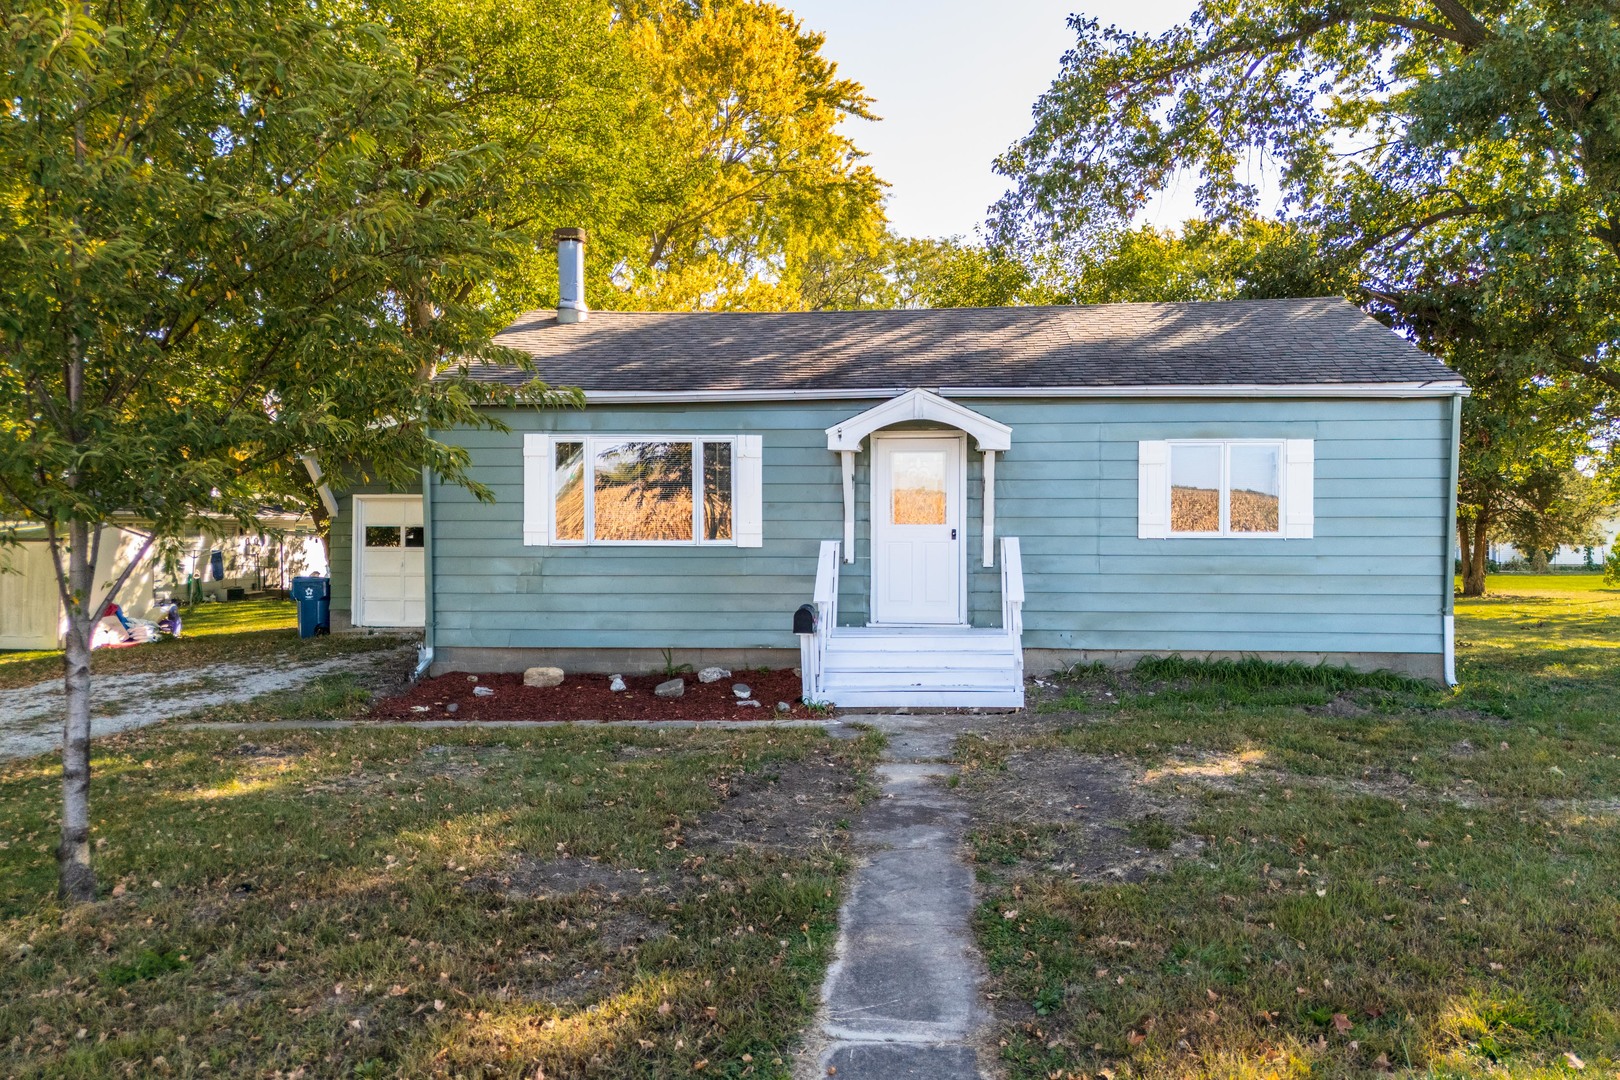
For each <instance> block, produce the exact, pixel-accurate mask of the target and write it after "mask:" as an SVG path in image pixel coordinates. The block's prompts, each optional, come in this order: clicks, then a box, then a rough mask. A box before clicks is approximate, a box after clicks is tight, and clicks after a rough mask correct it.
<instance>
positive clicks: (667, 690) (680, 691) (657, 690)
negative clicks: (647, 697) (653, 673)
mask: <svg viewBox="0 0 1620 1080" xmlns="http://www.w3.org/2000/svg"><path fill="white" fill-rule="evenodd" d="M653 693H654V694H657V695H658V696H659V697H661V698H678V697H681V696H683V695H684V694H685V693H686V680H685V679H670V680H669V681H668V682H661V683H659V684H658V685H657V686H655V687H653Z"/></svg>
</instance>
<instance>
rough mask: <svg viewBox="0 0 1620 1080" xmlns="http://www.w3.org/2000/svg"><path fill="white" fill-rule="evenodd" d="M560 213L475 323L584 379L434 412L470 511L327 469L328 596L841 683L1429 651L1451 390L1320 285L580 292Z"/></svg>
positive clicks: (1448, 574) (374, 607)
mask: <svg viewBox="0 0 1620 1080" xmlns="http://www.w3.org/2000/svg"><path fill="white" fill-rule="evenodd" d="M562 239H563V243H562V245H561V246H562V251H561V252H560V259H559V262H560V264H561V266H562V270H563V283H564V288H563V295H564V296H565V297H567V298H569V299H567V300H565V302H564V304H563V305H562V307H561V308H560V310H559V311H558V312H549V311H548V312H537V313H534V314H531V315H526V316H524V317H522V318H520V319H519V320H517V321H516V322H515V323H514V324H513V325H512V326H511V327H510V328H508V329H507V330H506V331H505V332H504V333H503V334H502V335H501V336H500V339H499V340H500V341H502V342H503V343H505V344H507V345H509V346H512V347H514V348H517V349H522V350H524V351H526V352H528V353H529V354H531V355H532V356H533V357H534V360H535V363H536V365H537V368H538V372H539V375H540V376H541V377H542V378H544V379H545V380H546V381H547V382H548V383H550V384H551V385H554V386H577V387H580V388H582V389H584V391H585V394H586V400H587V405H586V407H585V408H583V409H564V410H537V409H512V410H505V411H502V412H501V413H500V414H499V415H500V419H501V420H503V421H504V422H505V424H506V425H508V426H509V427H510V429H511V430H510V432H496V431H489V430H462V431H452V432H448V433H444V437H445V438H447V439H450V440H451V441H454V442H456V443H459V444H460V445H462V446H464V447H465V448H466V449H467V450H468V451H469V453H470V455H471V463H470V467H469V470H468V471H469V473H470V475H471V476H472V477H473V478H474V479H475V480H478V481H480V482H482V483H483V484H484V485H485V486H487V487H488V488H489V490H490V491H491V492H493V493H494V496H495V498H494V501H493V502H491V503H481V502H479V501H477V500H476V499H475V498H474V497H473V496H472V495H471V494H469V493H468V492H466V491H465V490H463V489H461V488H459V487H456V486H453V485H443V484H439V483H432V484H430V485H429V486H428V487H427V489H426V490H425V491H422V492H414V493H402V492H383V491H370V492H367V491H360V492H347V493H344V495H343V496H342V497H341V498H340V499H339V500H338V503H339V506H338V510H339V512H338V515H337V517H336V518H335V520H334V522H333V525H332V531H331V537H332V542H331V549H332V554H333V566H332V577H333V608H334V614H335V616H336V619H337V622H338V623H339V624H341V623H342V622H344V621H345V620H349V621H352V622H353V623H355V624H358V625H379V626H381V625H389V626H392V625H401V624H406V625H413V626H416V625H420V626H425V628H426V643H425V649H426V657H427V658H428V660H429V661H430V663H431V669H432V670H433V671H434V672H443V671H451V670H467V671H493V670H517V669H520V668H523V667H525V666H528V665H531V664H538V663H556V664H560V665H561V666H563V667H564V668H568V669H573V670H579V671H587V672H603V673H606V672H611V671H636V670H640V671H647V670H656V669H659V668H662V667H663V666H664V665H665V663H666V662H674V663H677V664H679V663H690V664H693V665H695V666H701V665H704V664H708V663H716V664H723V665H726V666H729V667H733V668H740V667H747V666H753V665H760V664H768V665H773V666H787V665H791V664H797V665H800V666H801V667H802V670H803V675H804V683H805V690H804V692H805V695H806V697H807V698H809V699H811V700H821V701H832V702H835V703H837V704H840V705H846V706H860V705H867V706H904V705H916V706H944V705H985V706H1007V705H1016V704H1019V703H1021V702H1022V700H1023V676H1024V673H1025V672H1026V671H1029V672H1032V673H1039V672H1050V671H1053V670H1056V669H1059V668H1062V667H1065V666H1068V665H1071V664H1075V663H1087V662H1091V661H1094V660H1101V661H1103V662H1106V663H1110V664H1126V663H1131V662H1134V661H1135V660H1136V659H1137V658H1140V657H1143V656H1147V655H1161V654H1169V653H1177V654H1184V655H1189V656H1233V657H1235V656H1250V655H1254V656H1261V657H1267V658H1271V659H1277V660H1299V661H1302V662H1305V663H1319V662H1327V663H1334V664H1339V663H1345V664H1351V665H1354V666H1356V667H1360V668H1388V669H1393V670H1398V671H1404V672H1410V673H1413V674H1416V675H1421V676H1425V677H1429V678H1434V679H1441V678H1450V675H1451V667H1452V663H1451V650H1452V617H1451V597H1452V565H1451V552H1452V542H1451V537H1452V535H1453V519H1454V513H1455V508H1454V496H1453V493H1454V491H1455V489H1456V485H1455V475H1456V454H1457V422H1458V413H1459V410H1460V407H1461V399H1462V397H1463V395H1465V394H1466V393H1467V388H1466V387H1465V385H1464V384H1463V382H1462V381H1461V379H1460V378H1459V377H1458V376H1457V375H1456V374H1454V373H1453V372H1451V371H1450V370H1448V369H1447V368H1445V367H1444V366H1442V365H1441V364H1439V363H1438V362H1437V361H1435V360H1434V359H1433V358H1431V357H1430V356H1428V355H1426V354H1425V353H1423V352H1421V351H1420V350H1418V349H1417V348H1415V347H1414V346H1412V345H1411V344H1410V343H1408V342H1407V341H1405V340H1404V339H1402V338H1400V337H1398V336H1397V335H1395V334H1394V333H1392V332H1391V331H1389V330H1388V329H1386V328H1385V327H1384V326H1382V325H1381V324H1379V323H1378V322H1376V321H1375V320H1373V319H1371V318H1370V317H1368V316H1367V315H1366V314H1364V313H1363V312H1361V311H1360V310H1359V309H1357V308H1355V307H1354V306H1352V305H1350V304H1349V303H1347V302H1345V301H1344V300H1342V299H1336V298H1335V299H1308V300H1275V301H1243V302H1220V303H1190V304H1119V305H1107V306H1099V307H1045V308H998V309H972V310H927V311H852V312H825V313H808V314H806V313H789V314H776V313H735V314H728V313H656V314H655V313H635V314H631V313H618V312H593V313H590V315H589V317H588V318H586V317H585V313H584V310H583V303H582V302H580V301H579V300H578V297H579V296H580V293H579V287H578V284H577V282H578V280H579V279H578V277H577V266H578V255H577V249H578V247H579V245H578V242H577V241H576V240H574V239H573V238H571V237H564V238H562ZM570 248H572V249H573V250H570ZM474 375H475V376H476V377H477V378H480V379H488V380H496V381H502V382H509V383H513V384H520V383H522V382H524V381H525V380H526V379H527V378H528V377H529V375H528V374H526V373H525V372H522V371H520V370H517V369H515V368H513V369H507V368H500V367H489V366H485V367H480V368H478V369H476V370H475V371H474ZM801 604H812V605H814V609H815V611H816V612H817V614H818V615H819V621H818V623H817V625H816V627H815V628H814V630H813V631H812V632H810V633H806V634H803V635H800V636H796V635H795V633H794V629H795V610H796V609H798V608H799V607H800V605H801ZM799 628H800V629H804V630H809V629H810V628H809V627H808V626H803V625H801V626H800V627H799Z"/></svg>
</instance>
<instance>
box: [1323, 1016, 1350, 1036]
mask: <svg viewBox="0 0 1620 1080" xmlns="http://www.w3.org/2000/svg"><path fill="white" fill-rule="evenodd" d="M1317 1015H1318V1016H1320V1015H1321V1014H1320V1013H1318V1014H1317ZM1353 1027H1355V1025H1354V1024H1352V1023H1351V1022H1350V1018H1349V1017H1348V1016H1346V1015H1344V1013H1334V1014H1333V1029H1334V1030H1335V1031H1337V1032H1338V1033H1339V1034H1340V1035H1343V1034H1344V1033H1345V1032H1347V1031H1349V1030H1350V1029H1351V1028H1353Z"/></svg>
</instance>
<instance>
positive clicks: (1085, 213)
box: [993, 0, 1620, 593]
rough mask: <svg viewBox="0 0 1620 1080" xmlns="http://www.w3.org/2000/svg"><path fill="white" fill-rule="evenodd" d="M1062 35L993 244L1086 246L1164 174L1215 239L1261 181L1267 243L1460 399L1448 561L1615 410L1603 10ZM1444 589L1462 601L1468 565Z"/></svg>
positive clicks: (1515, 8)
mask: <svg viewBox="0 0 1620 1080" xmlns="http://www.w3.org/2000/svg"><path fill="white" fill-rule="evenodd" d="M1071 25H1072V26H1073V28H1074V29H1075V31H1076V34H1077V39H1078V40H1077V44H1076V46H1075V48H1074V49H1073V50H1071V51H1070V52H1069V53H1068V54H1067V55H1066V56H1065V59H1064V67H1063V71H1062V74H1061V75H1060V76H1059V78H1058V80H1057V81H1056V82H1055V83H1054V84H1053V87H1052V89H1051V90H1050V91H1049V92H1048V93H1047V94H1046V95H1045V96H1043V97H1042V98H1041V100H1040V102H1039V103H1038V104H1037V106H1036V121H1035V125H1034V128H1033V130H1032V131H1031V132H1030V134H1029V135H1028V136H1027V137H1026V138H1024V139H1023V140H1021V141H1020V142H1019V143H1018V144H1016V145H1015V146H1014V147H1013V148H1012V149H1010V150H1009V151H1008V152H1007V153H1006V154H1005V155H1004V156H1003V157H1002V158H1001V159H1000V160H999V161H998V168H999V169H1001V170H1002V171H1003V172H1005V173H1006V174H1007V175H1009V176H1011V177H1013V178H1014V179H1015V180H1016V182H1017V185H1016V190H1015V191H1013V192H1012V193H1010V194H1009V196H1008V197H1007V198H1005V199H1004V200H1003V201H1002V202H1001V203H999V204H998V206H997V207H996V208H995V210H994V212H993V219H994V222H995V225H996V228H997V229H998V235H1001V236H1004V237H1007V238H1011V239H1012V240H1013V241H1014V242H1017V243H1020V244H1023V245H1026V246H1028V245H1031V244H1037V243H1040V242H1043V241H1047V240H1050V238H1052V237H1054V236H1059V237H1062V236H1074V235H1080V234H1085V233H1088V232H1089V233H1095V232H1099V231H1102V232H1106V231H1107V229H1109V228H1110V227H1116V228H1117V227H1118V224H1119V223H1120V222H1122V221H1123V220H1125V219H1127V218H1128V217H1129V216H1130V215H1131V214H1132V213H1134V212H1135V211H1136V210H1137V209H1138V208H1139V207H1140V206H1142V205H1143V203H1144V201H1145V199H1146V198H1147V197H1148V196H1149V195H1150V194H1151V193H1152V192H1154V191H1156V190H1159V189H1161V188H1163V187H1164V186H1165V184H1166V183H1167V182H1168V181H1169V180H1170V179H1171V178H1172V177H1174V176H1177V175H1179V174H1185V173H1196V174H1197V175H1198V176H1199V177H1200V179H1201V186H1200V187H1199V189H1198V196H1199V199H1200V202H1201V203H1202V205H1203V206H1204V207H1205V209H1206V211H1207V212H1208V213H1209V214H1210V216H1211V218H1212V219H1213V220H1215V221H1218V222H1226V221H1232V220H1235V219H1237V218H1240V217H1242V216H1244V215H1246V214H1248V213H1250V212H1252V210H1253V208H1254V207H1255V206H1256V205H1257V204H1258V200H1259V195H1260V192H1259V187H1258V185H1257V184H1256V183H1255V182H1254V178H1255V177H1256V176H1259V175H1261V174H1264V173H1266V172H1267V170H1270V169H1274V172H1273V173H1272V175H1273V176H1274V178H1275V183H1276V186H1277V188H1278V189H1279V191H1280V193H1281V195H1282V196H1283V200H1284V207H1285V210H1286V213H1287V221H1288V223H1289V224H1291V225H1293V226H1295V227H1298V228H1300V229H1302V230H1304V231H1305V232H1306V233H1308V234H1310V235H1311V236H1313V237H1315V238H1316V242H1317V244H1318V245H1319V246H1320V249H1321V251H1322V253H1323V255H1324V256H1325V257H1326V259H1327V262H1328V264H1329V265H1332V266H1336V267H1338V268H1339V270H1338V271H1337V272H1338V273H1340V274H1342V280H1343V281H1344V282H1345V288H1346V291H1347V292H1348V293H1349V294H1350V295H1352V296H1353V297H1355V298H1356V299H1358V300H1360V301H1361V302H1362V303H1364V304H1365V305H1366V306H1367V307H1368V309H1369V310H1370V311H1372V312H1373V313H1374V314H1376V315H1378V316H1380V317H1381V318H1383V319H1385V320H1386V321H1388V322H1389V323H1390V324H1391V325H1393V326H1394V327H1396V328H1397V329H1399V330H1401V331H1403V332H1405V333H1407V334H1408V335H1410V336H1411V337H1412V338H1413V339H1414V340H1415V341H1417V342H1418V343H1419V344H1420V345H1422V346H1424V347H1425V348H1428V349H1430V350H1431V351H1434V352H1435V353H1437V354H1438V355H1440V356H1442V357H1443V358H1445V359H1447V360H1448V361H1450V362H1451V363H1452V364H1453V365H1454V366H1456V367H1457V368H1458V369H1459V370H1460V371H1461V372H1462V373H1463V375H1464V376H1465V377H1466V378H1467V379H1468V381H1469V382H1470V383H1471V384H1472V385H1474V386H1475V388H1476V396H1475V398H1474V399H1473V400H1472V401H1470V402H1469V403H1468V406H1467V407H1466V409H1465V416H1464V421H1465V422H1464V431H1463V433H1462V443H1463V446H1464V478H1465V482H1464V489H1463V492H1462V510H1461V515H1460V521H1461V523H1462V524H1463V526H1464V529H1465V531H1466V532H1467V534H1468V535H1467V537H1466V538H1465V541H1464V547H1465V549H1468V550H1469V551H1474V550H1477V551H1479V552H1483V550H1484V549H1483V546H1482V545H1483V544H1484V542H1485V541H1484V540H1483V539H1482V535H1483V534H1481V533H1478V532H1476V530H1475V528H1474V525H1473V524H1471V523H1473V522H1479V523H1480V524H1482V526H1483V529H1484V531H1485V532H1488V531H1489V528H1490V526H1489V523H1488V522H1489V518H1490V517H1491V515H1492V514H1493V513H1494V512H1495V511H1494V509H1493V507H1494V506H1495V505H1496V504H1497V498H1498V496H1499V495H1501V493H1503V492H1505V491H1508V490H1510V489H1511V488H1512V487H1513V486H1514V485H1515V484H1516V483H1518V482H1520V480H1521V479H1522V477H1521V478H1515V475H1514V473H1513V468H1512V466H1513V465H1514V463H1516V462H1522V461H1524V460H1527V458H1526V455H1527V454H1530V455H1531V456H1537V455H1539V456H1541V457H1544V458H1546V459H1548V460H1552V461H1558V462H1562V463H1567V462H1568V461H1569V459H1570V455H1571V453H1573V452H1574V451H1572V450H1571V449H1570V448H1571V447H1572V446H1574V447H1581V446H1586V445H1588V444H1590V443H1592V442H1593V440H1596V439H1601V438H1602V437H1603V429H1604V425H1605V424H1606V422H1607V421H1606V420H1605V419H1604V417H1605V416H1606V415H1608V413H1610V412H1612V411H1613V407H1614V405H1615V403H1616V402H1617V401H1620V365H1617V363H1616V361H1615V359H1614V357H1615V356H1616V352H1615V345H1616V343H1617V336H1620V324H1617V322H1616V315H1617V313H1620V303H1617V300H1620V135H1617V132H1620V128H1617V126H1616V124H1615V123H1614V112H1613V109H1614V106H1613V104H1612V102H1613V100H1614V94H1615V91H1616V90H1617V89H1620V68H1617V67H1616V66H1615V65H1614V63H1613V60H1614V57H1615V56H1617V55H1620V24H1616V23H1615V21H1614V18H1613V13H1612V10H1611V8H1610V7H1609V6H1608V5H1605V4H1603V3H1598V2H1594V0H1579V2H1577V3H1575V4H1574V5H1558V6H1556V7H1555V6H1552V5H1550V4H1547V3H1545V2H1544V0H1536V2H1532V3H1529V4H1506V3H1501V2H1499V0H1483V2H1475V3H1469V2H1464V0H1431V2H1427V3H1414V2H1411V0H1395V2H1382V0H1350V2H1347V3H1343V2H1333V3H1324V2H1321V0H1205V2H1204V3H1202V4H1201V5H1200V7H1199V9H1198V11H1197V12H1196V13H1195V15H1194V17H1193V18H1192V19H1191V20H1190V21H1189V22H1188V23H1186V24H1184V25H1182V26H1179V27H1177V28H1176V29H1174V30H1172V31H1170V32H1168V33H1166V34H1163V35H1160V36H1158V37H1144V36H1136V35H1130V34H1124V33H1120V32H1118V31H1115V30H1112V29H1107V30H1105V29H1102V28H1100V27H1099V26H1098V24H1097V23H1096V22H1094V21H1090V20H1085V19H1075V20H1072V21H1071ZM1520 395H1527V397H1526V398H1524V400H1521V398H1520ZM1583 410H1584V412H1583ZM1582 416H1584V417H1585V419H1584V420H1582V419H1581V417H1582ZM1527 422H1528V426H1526V424H1527ZM1509 446H1511V447H1512V449H1505V448H1506V447H1509ZM1493 463H1495V464H1493ZM1498 466H1499V467H1498ZM1553 468H1554V471H1555V472H1559V471H1562V470H1564V469H1565V468H1566V464H1557V465H1556V466H1553ZM1493 469H1494V470H1495V471H1494V472H1493V471H1492V470H1493ZM1470 478H1472V479H1471V480H1470ZM1476 514H1478V515H1483V517H1477V516H1476ZM1465 560H1470V562H1469V565H1470V567H1472V566H1473V562H1472V560H1473V556H1472V554H1465ZM1465 579H1466V582H1467V585H1466V588H1465V591H1467V592H1470V593H1474V592H1477V591H1482V590H1483V587H1484V577H1483V561H1482V560H1480V561H1479V567H1478V570H1477V572H1470V573H1468V574H1466V575H1465Z"/></svg>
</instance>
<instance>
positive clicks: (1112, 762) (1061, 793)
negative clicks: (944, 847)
mask: <svg viewBox="0 0 1620 1080" xmlns="http://www.w3.org/2000/svg"><path fill="white" fill-rule="evenodd" d="M960 790H961V792H962V794H963V796H964V797H965V798H966V800H967V802H968V805H969V807H970V809H971V811H972V814H973V818H974V825H975V830H976V834H977V843H976V849H977V850H978V852H979V857H980V859H981V860H989V861H994V862H1001V863H1003V864H1007V865H1016V864H1017V863H1019V862H1027V863H1035V862H1038V863H1040V864H1041V865H1043V866H1045V867H1047V868H1048V869H1049V870H1053V871H1056V872H1059V873H1067V874H1069V875H1070V876H1071V877H1074V878H1076V879H1079V880H1087V881H1140V880H1141V879H1143V878H1145V877H1147V876H1149V875H1150V874H1158V873H1164V872H1166V871H1168V870H1169V869H1170V865H1171V863H1172V862H1173V861H1174V860H1175V859H1177V858H1184V857H1187V856H1189V855H1194V854H1196V853H1197V852H1198V851H1200V850H1201V849H1202V847H1203V841H1202V840H1200V839H1199V838H1197V837H1194V836H1190V835H1188V834H1187V833H1186V832H1185V826H1186V823H1187V822H1188V820H1190V818H1191V816H1192V806H1191V803H1190V801H1189V800H1188V799H1187V798H1186V797H1184V796H1182V795H1179V794H1177V793H1176V792H1174V791H1167V790H1164V789H1163V788H1162V787H1160V786H1159V785H1155V784H1151V783H1150V782H1148V780H1147V778H1146V775H1145V774H1144V773H1143V772H1142V770H1141V768H1140V767H1139V766H1138V765H1137V764H1136V763H1135V762H1133V761H1131V760H1130V759H1128V758H1125V757H1100V756H1097V755H1092V754H1078V753H1073V752H1070V751H1063V750H1041V751H1033V752H1021V753H1016V754H1013V755H1012V756H1011V757H1009V758H1008V759H1007V762H1006V769H1005V771H1004V772H1003V771H999V770H998V771H995V772H986V773H979V774H977V775H970V776H969V777H967V778H966V779H965V780H964V782H963V784H962V786H961V789H960Z"/></svg>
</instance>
